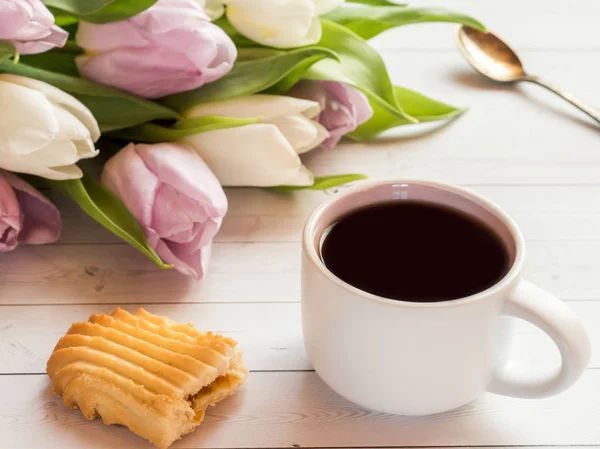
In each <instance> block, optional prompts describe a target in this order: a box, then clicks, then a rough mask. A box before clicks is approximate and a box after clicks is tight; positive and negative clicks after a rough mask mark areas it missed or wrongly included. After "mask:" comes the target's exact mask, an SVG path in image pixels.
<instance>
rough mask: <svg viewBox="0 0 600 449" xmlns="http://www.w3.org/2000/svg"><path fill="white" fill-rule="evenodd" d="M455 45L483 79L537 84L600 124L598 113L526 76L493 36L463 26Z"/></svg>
mask: <svg viewBox="0 0 600 449" xmlns="http://www.w3.org/2000/svg"><path fill="white" fill-rule="evenodd" d="M457 41H458V48H459V50H460V52H461V53H462V55H463V56H464V58H465V59H466V60H467V62H468V63H469V64H471V66H472V67H473V68H474V69H475V70H477V71H478V72H479V73H481V74H482V75H483V76H485V77H487V78H489V79H491V80H493V81H497V82H500V83H515V82H517V81H528V82H531V83H535V84H538V85H540V86H542V87H545V88H546V89H548V90H550V91H552V92H554V93H555V94H557V95H559V96H561V97H562V98H564V99H565V100H567V101H568V102H570V103H571V104H572V105H574V106H576V107H577V108H579V109H580V110H581V111H583V112H585V113H586V114H587V115H589V116H590V117H591V118H593V119H594V120H596V121H597V122H598V123H600V111H598V110H596V109H595V108H593V107H592V106H590V105H588V104H585V103H584V102H583V101H581V100H579V99H578V98H575V96H574V95H572V94H570V93H568V92H565V91H563V90H561V89H559V88H557V87H556V86H553V85H552V84H550V83H548V82H547V81H544V80H542V79H540V78H538V77H537V76H531V75H528V74H527V73H526V72H525V69H524V68H523V63H522V62H521V60H520V59H519V57H518V56H517V53H516V52H515V51H514V50H513V49H512V48H510V47H509V46H508V44H506V42H504V41H503V40H502V39H500V38H499V37H498V36H496V35H495V34H493V33H490V32H489V31H487V32H486V31H480V30H477V29H475V28H471V27H468V26H466V25H463V26H461V27H460V28H459V30H458V35H457Z"/></svg>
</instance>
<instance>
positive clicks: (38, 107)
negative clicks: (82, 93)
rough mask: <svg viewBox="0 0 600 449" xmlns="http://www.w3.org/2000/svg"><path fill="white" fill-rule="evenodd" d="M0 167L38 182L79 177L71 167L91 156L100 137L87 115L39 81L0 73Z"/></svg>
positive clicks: (72, 99) (53, 89)
mask: <svg viewBox="0 0 600 449" xmlns="http://www.w3.org/2000/svg"><path fill="white" fill-rule="evenodd" d="M0 110H1V111H3V113H2V119H1V120H0V168H3V169H5V170H8V171H13V172H18V173H27V174H31V175H37V176H41V177H43V178H48V179H55V180H64V179H75V178H81V176H82V175H83V174H82V172H81V170H80V169H79V168H78V167H77V166H76V165H75V164H76V163H77V161H79V159H84V158H90V157H94V156H96V155H97V154H98V151H97V150H96V149H95V148H94V142H95V141H96V140H98V138H99V137H100V130H99V129H98V123H97V122H96V119H95V118H94V116H93V115H92V113H91V112H90V111H89V110H88V109H87V108H86V107H85V106H84V105H83V104H81V103H80V102H79V101H78V100H76V99H75V98H73V97H72V96H70V95H69V94H67V93H65V92H63V91H61V90H59V89H57V88H55V87H53V86H51V85H49V84H46V83H43V82H41V81H37V80H34V79H31V78H25V77H22V76H16V75H9V74H0Z"/></svg>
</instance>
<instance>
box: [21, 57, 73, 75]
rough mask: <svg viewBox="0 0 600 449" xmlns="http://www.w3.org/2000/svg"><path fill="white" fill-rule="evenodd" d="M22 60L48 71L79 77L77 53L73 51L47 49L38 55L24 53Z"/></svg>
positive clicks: (24, 62)
mask: <svg viewBox="0 0 600 449" xmlns="http://www.w3.org/2000/svg"><path fill="white" fill-rule="evenodd" d="M20 62H22V63H23V64H26V65H28V66H30V67H35V68H37V69H43V70H46V71H48V72H56V73H62V74H63V75H69V76H73V77H79V70H77V65H76V64H75V55H74V54H72V53H62V52H57V51H47V52H45V53H38V54H36V55H23V56H21V59H20Z"/></svg>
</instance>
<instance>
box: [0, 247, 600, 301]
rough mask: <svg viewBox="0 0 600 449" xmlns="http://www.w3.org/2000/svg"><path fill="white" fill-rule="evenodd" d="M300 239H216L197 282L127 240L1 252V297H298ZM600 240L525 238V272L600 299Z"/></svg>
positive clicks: (552, 286)
mask: <svg viewBox="0 0 600 449" xmlns="http://www.w3.org/2000/svg"><path fill="white" fill-rule="evenodd" d="M299 270H300V244H299V243H217V244H215V245H214V249H213V257H212V262H211V265H210V271H209V273H208V274H207V275H206V277H205V279H204V280H203V281H201V282H196V281H194V280H193V279H192V278H189V277H186V276H183V275H181V274H180V273H178V272H176V271H174V270H165V271H161V270H158V269H157V268H156V267H155V266H154V265H153V264H152V263H151V262H150V261H149V260H147V259H146V258H145V257H144V256H142V255H141V254H139V253H138V252H137V251H136V250H135V249H133V248H132V247H129V246H128V245H109V244H107V245H64V246H60V245H55V246H52V245H47V246H25V247H22V248H18V249H17V250H15V251H13V252H11V253H5V254H0V304H85V303H106V302H108V303H111V304H115V303H116V304H120V303H152V302H180V303H181V302H265V301H266V302H281V301H298V300H299V299H300V272H299ZM598 270H600V241H589V242H588V241H547V242H546V241H530V242H529V243H528V258H527V260H526V265H525V271H524V274H525V276H526V277H528V278H529V279H530V280H531V281H533V282H535V283H537V284H539V285H540V286H542V287H544V288H547V289H548V290H550V291H552V292H553V293H555V294H556V295H558V296H559V297H561V298H563V299H600V285H599V284H598V283H597V282H596V280H595V278H594V276H593V274H594V273H596V272H598Z"/></svg>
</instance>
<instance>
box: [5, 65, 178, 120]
mask: <svg viewBox="0 0 600 449" xmlns="http://www.w3.org/2000/svg"><path fill="white" fill-rule="evenodd" d="M0 72H6V73H13V74H15V75H21V76H26V77H29V78H34V79H37V80H40V81H44V82H46V83H48V84H52V85H53V86H55V87H57V88H59V89H61V90H64V91H65V92H68V93H70V94H71V95H73V96H74V97H75V98H77V99H78V100H79V101H81V102H82V103H83V104H84V105H86V106H87V107H88V108H89V109H90V111H92V114H94V117H95V118H96V120H97V121H98V124H99V125H100V129H101V130H102V131H103V132H104V131H112V130H115V129H122V128H130V127H132V126H136V125H139V124H142V123H146V122H149V121H152V120H158V119H178V118H180V117H179V114H177V112H175V111H173V110H172V109H169V108H167V107H165V106H163V105H160V104H157V103H154V102H152V101H148V100H145V99H143V98H139V97H135V96H133V95H129V94H126V93H125V92H122V91H120V90H117V89H114V88H112V87H107V86H103V85H100V84H97V83H94V82H92V81H89V80H86V79H82V78H76V77H74V76H69V75H64V74H61V73H55V72H51V71H48V70H43V69H39V68H36V67H31V66H28V65H26V64H13V63H12V62H4V63H2V64H0Z"/></svg>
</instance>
